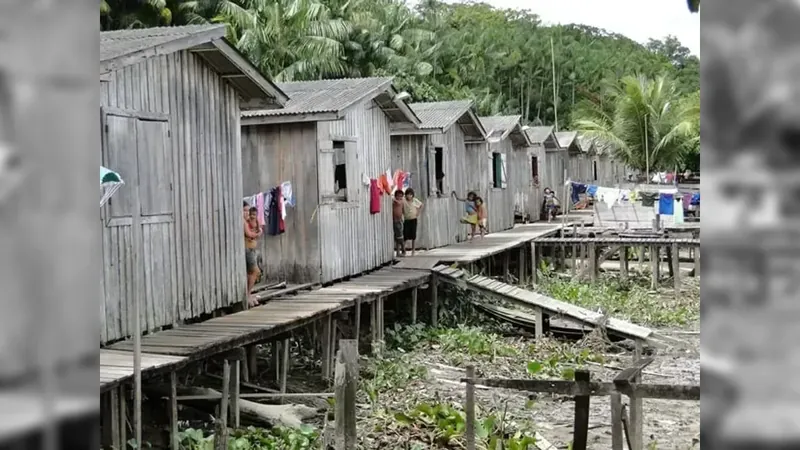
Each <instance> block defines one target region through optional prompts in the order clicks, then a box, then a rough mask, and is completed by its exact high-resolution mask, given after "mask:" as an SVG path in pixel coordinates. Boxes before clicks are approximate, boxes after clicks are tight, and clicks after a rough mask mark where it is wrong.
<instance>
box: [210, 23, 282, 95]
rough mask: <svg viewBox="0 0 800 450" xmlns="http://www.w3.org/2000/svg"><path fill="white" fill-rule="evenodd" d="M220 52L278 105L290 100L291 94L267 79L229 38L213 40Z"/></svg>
mask: <svg viewBox="0 0 800 450" xmlns="http://www.w3.org/2000/svg"><path fill="white" fill-rule="evenodd" d="M212 43H213V44H214V47H216V48H217V49H218V50H219V52H220V53H222V54H223V55H224V56H225V57H226V58H227V59H228V60H229V61H230V62H231V64H233V65H234V66H236V68H237V69H238V70H239V71H240V72H241V73H242V74H243V75H245V76H246V77H247V78H249V79H250V80H251V81H253V82H254V83H255V84H256V85H257V86H258V87H259V88H260V89H261V91H262V92H263V93H264V94H265V96H266V97H268V98H270V99H272V101H274V102H275V103H276V104H277V105H279V106H281V107H283V106H285V105H286V102H288V101H289V96H288V95H286V93H285V92H283V91H282V90H281V89H280V88H279V87H278V86H277V85H276V84H275V83H273V82H272V81H270V80H269V79H267V77H265V76H264V75H262V74H261V72H260V71H259V70H258V69H257V68H256V67H255V66H254V65H253V63H252V62H251V61H250V60H249V59H248V58H247V57H245V56H244V55H243V54H242V53H241V52H240V51H239V50H238V49H237V48H236V47H234V46H233V45H232V44H231V43H230V42H228V40H227V39H225V38H224V37H223V38H220V39H215V40H214V41H212Z"/></svg>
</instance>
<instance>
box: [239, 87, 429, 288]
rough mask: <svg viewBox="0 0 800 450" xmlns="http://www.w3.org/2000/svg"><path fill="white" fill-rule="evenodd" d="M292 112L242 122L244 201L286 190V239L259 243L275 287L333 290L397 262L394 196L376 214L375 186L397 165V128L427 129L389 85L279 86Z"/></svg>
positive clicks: (252, 115)
mask: <svg viewBox="0 0 800 450" xmlns="http://www.w3.org/2000/svg"><path fill="white" fill-rule="evenodd" d="M278 86H279V87H280V89H281V90H282V91H284V92H286V93H287V95H288V96H289V97H290V100H289V102H288V103H287V104H286V107H285V108H282V109H279V110H278V109H268V110H263V111H248V112H245V113H244V114H243V118H242V127H243V128H242V134H243V136H242V172H243V174H244V176H243V180H242V183H243V184H244V186H243V192H244V193H245V196H247V195H251V194H256V193H258V192H265V191H268V190H270V189H271V188H273V187H276V186H278V185H280V184H281V183H284V182H289V183H291V185H292V196H293V200H294V206H289V207H287V208H286V218H285V220H284V223H285V231H284V232H283V233H282V234H278V235H266V236H264V237H263V238H262V239H261V245H262V249H261V250H262V254H263V255H264V261H265V265H266V267H265V275H266V277H267V278H268V279H280V280H287V281H291V282H296V283H328V282H331V281H334V280H338V279H342V278H344V277H348V276H352V275H356V274H359V273H362V272H364V271H367V270H371V269H374V268H376V267H379V266H381V265H382V264H386V263H388V262H390V261H392V259H393V257H394V255H393V248H394V247H393V240H392V217H391V214H392V213H391V198H390V197H389V196H386V195H384V196H381V197H380V201H379V204H380V205H379V209H380V212H379V213H375V214H373V213H372V212H371V211H370V206H371V205H370V180H371V179H375V178H377V177H378V176H379V175H380V174H382V173H385V172H386V171H387V170H389V169H392V168H394V167H397V165H396V163H395V161H394V160H393V158H392V155H391V149H390V142H389V141H390V135H389V134H390V127H392V126H405V127H408V128H409V129H416V128H417V127H418V125H419V123H420V121H419V119H418V118H417V116H416V115H415V114H414V112H413V111H412V110H411V109H410V108H409V106H408V105H407V104H406V103H405V100H404V99H403V98H404V97H405V95H400V94H401V93H399V92H398V91H397V90H396V89H395V88H394V86H393V85H392V79H391V78H355V79H342V80H322V81H308V82H291V83H281V84H279V85H278Z"/></svg>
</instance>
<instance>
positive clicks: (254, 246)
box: [244, 202, 262, 308]
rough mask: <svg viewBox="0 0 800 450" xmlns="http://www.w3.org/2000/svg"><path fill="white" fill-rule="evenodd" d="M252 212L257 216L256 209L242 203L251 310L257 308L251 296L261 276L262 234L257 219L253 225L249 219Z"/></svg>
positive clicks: (248, 300) (248, 296)
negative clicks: (260, 252) (259, 261)
mask: <svg viewBox="0 0 800 450" xmlns="http://www.w3.org/2000/svg"><path fill="white" fill-rule="evenodd" d="M253 210H256V214H258V210H257V209H256V208H251V207H250V205H249V204H247V202H245V203H244V256H245V263H246V265H247V304H248V306H250V307H251V308H252V307H253V306H258V300H256V298H255V297H254V296H253V287H254V286H255V284H256V280H258V277H259V276H260V275H261V270H259V268H258V238H259V237H260V236H261V234H262V230H261V227H260V226H259V225H258V219H257V217H256V218H255V222H254V223H253V222H252V221H251V219H250V218H251V215H252V211H253Z"/></svg>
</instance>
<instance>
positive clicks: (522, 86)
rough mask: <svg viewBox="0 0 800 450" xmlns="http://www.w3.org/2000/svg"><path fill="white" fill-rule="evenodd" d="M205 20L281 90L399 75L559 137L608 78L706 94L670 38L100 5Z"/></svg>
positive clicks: (386, 5)
mask: <svg viewBox="0 0 800 450" xmlns="http://www.w3.org/2000/svg"><path fill="white" fill-rule="evenodd" d="M208 22H212V23H224V24H226V25H227V30H228V38H229V39H230V40H231V41H232V42H234V43H235V44H236V45H237V46H238V47H239V49H240V50H242V51H243V52H244V53H245V54H246V55H247V56H248V57H250V58H251V60H252V61H254V62H255V64H256V65H257V66H258V67H259V68H260V69H261V71H262V72H263V73H265V74H266V75H269V76H270V77H272V78H273V79H275V80H277V81H291V80H308V79H320V78H341V77H366V76H384V75H391V76H394V77H395V82H396V84H397V85H398V88H400V89H404V90H406V91H407V92H409V93H410V94H411V95H412V97H413V99H414V101H434V100H449V99H460V98H470V99H473V100H475V102H476V106H477V108H478V109H479V112H480V113H481V114H482V115H491V114H519V115H521V116H522V117H523V121H525V122H526V123H532V124H539V123H543V124H557V125H558V126H559V128H560V129H564V128H569V127H570V126H577V124H579V123H580V120H586V119H587V118H586V117H577V116H575V113H576V112H577V111H579V110H581V107H580V105H582V104H585V103H586V102H593V101H594V102H597V101H599V97H600V96H602V95H605V94H606V93H608V89H607V85H608V84H609V80H611V81H610V82H611V83H612V84H613V83H617V82H618V81H619V80H622V79H624V78H625V77H631V76H635V77H641V78H647V79H651V80H656V79H657V77H661V76H663V77H664V78H663V80H664V83H666V84H664V86H669V88H670V89H671V91H670V92H672V93H674V95H675V96H677V97H683V96H692V95H694V94H695V93H696V92H698V91H699V59H698V58H697V57H696V56H694V55H691V53H690V51H689V50H688V49H687V48H686V47H685V46H683V45H681V43H680V42H679V41H678V40H677V39H676V38H674V37H671V36H667V37H665V38H664V39H661V40H651V41H650V42H649V43H647V44H646V45H642V44H640V43H637V42H635V41H633V40H631V39H629V38H626V37H624V36H621V35H619V34H615V33H611V32H608V31H606V30H602V29H598V28H594V27H590V26H586V25H576V24H572V25H556V26H550V25H545V24H543V23H542V21H541V20H540V18H539V17H538V16H537V15H535V14H533V13H531V12H529V11H524V10H511V9H498V8H494V7H492V6H490V5H487V4H485V3H471V2H470V3H457V4H448V3H444V2H441V1H438V0H422V1H421V2H420V3H419V4H417V5H416V6H414V7H411V6H409V5H408V4H406V3H404V2H403V1H402V0H102V1H101V5H100V23H101V27H102V28H103V29H120V28H130V27H150V26H165V25H182V24H197V23H208ZM659 79H660V78H659ZM654 82H655V81H654ZM584 110H585V108H584ZM659 126H661V125H659ZM654 138H655V137H654ZM627 151H629V152H633V151H636V150H635V148H633V147H630V148H629V149H628V150H627ZM668 152H669V150H668V149H666V148H665V149H663V150H662V149H660V148H659V150H658V153H659V154H660V155H662V156H664V160H667V161H669V162H670V163H671V162H672V160H674V159H675V157H674V156H669V157H667V156H666V154H667V153H668ZM656 161H661V159H657V160H656Z"/></svg>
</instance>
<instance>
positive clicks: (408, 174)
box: [402, 172, 411, 191]
mask: <svg viewBox="0 0 800 450" xmlns="http://www.w3.org/2000/svg"><path fill="white" fill-rule="evenodd" d="M410 187H411V172H406V176H405V178H403V187H402V189H403V190H404V191H405V190H406V189H408V188H410Z"/></svg>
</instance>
